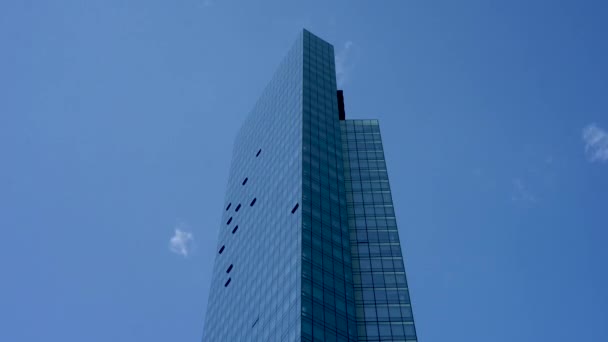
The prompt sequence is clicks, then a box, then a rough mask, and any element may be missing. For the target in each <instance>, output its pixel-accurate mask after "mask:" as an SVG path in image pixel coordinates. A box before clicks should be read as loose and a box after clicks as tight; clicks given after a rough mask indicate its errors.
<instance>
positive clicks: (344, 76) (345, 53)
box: [336, 40, 354, 88]
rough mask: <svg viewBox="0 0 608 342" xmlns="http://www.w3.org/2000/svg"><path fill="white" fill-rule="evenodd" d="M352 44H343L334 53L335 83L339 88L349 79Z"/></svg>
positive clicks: (352, 65)
mask: <svg viewBox="0 0 608 342" xmlns="http://www.w3.org/2000/svg"><path fill="white" fill-rule="evenodd" d="M352 48H353V42H351V41H350V40H349V41H347V42H346V43H344V45H343V47H342V48H341V49H340V50H339V51H338V52H337V53H336V82H337V83H338V87H339V88H341V87H343V86H344V84H346V82H347V81H348V79H349V78H350V73H351V72H352V69H353V68H354V63H353V62H352V57H351V55H352Z"/></svg>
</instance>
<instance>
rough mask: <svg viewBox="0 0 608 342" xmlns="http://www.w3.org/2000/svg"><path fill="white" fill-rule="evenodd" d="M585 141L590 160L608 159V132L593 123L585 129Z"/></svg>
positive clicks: (586, 152)
mask: <svg viewBox="0 0 608 342" xmlns="http://www.w3.org/2000/svg"><path fill="white" fill-rule="evenodd" d="M583 141H584V142H585V154H587V158H589V161H591V162H596V161H598V162H606V161H608V132H606V131H605V130H603V129H601V128H600V127H598V126H597V125H596V124H594V123H592V124H590V125H587V127H585V128H584V129H583Z"/></svg>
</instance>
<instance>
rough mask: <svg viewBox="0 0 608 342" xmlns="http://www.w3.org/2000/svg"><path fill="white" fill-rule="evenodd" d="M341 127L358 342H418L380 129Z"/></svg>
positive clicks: (358, 123)
mask: <svg viewBox="0 0 608 342" xmlns="http://www.w3.org/2000/svg"><path fill="white" fill-rule="evenodd" d="M340 124H341V128H342V137H343V140H342V148H343V151H344V169H345V172H344V179H345V184H346V203H347V207H348V224H349V227H350V228H351V229H350V242H351V246H352V255H353V279H354V284H355V302H356V305H357V308H356V310H357V331H358V335H359V341H416V329H415V328H414V318H413V315H412V308H411V302H410V296H409V292H408V287H407V280H406V277H405V269H404V267H403V258H402V255H401V244H400V243H399V232H398V231H397V221H396V219H395V209H394V207H393V200H392V198H391V190H390V185H389V182H388V173H387V171H386V162H385V159H384V150H383V149H382V138H381V136H380V126H379V125H378V121H377V120H346V121H341V122H340Z"/></svg>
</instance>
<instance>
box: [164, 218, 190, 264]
mask: <svg viewBox="0 0 608 342" xmlns="http://www.w3.org/2000/svg"><path fill="white" fill-rule="evenodd" d="M178 227H179V228H175V234H173V236H172V237H171V239H170V240H169V250H170V251H171V252H173V253H175V254H179V255H182V256H184V257H187V256H188V254H190V252H191V251H192V247H193V243H194V235H192V233H190V232H188V231H185V230H182V229H184V225H183V224H180V225H178Z"/></svg>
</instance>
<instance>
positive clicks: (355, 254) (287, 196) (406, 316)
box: [203, 30, 417, 342]
mask: <svg viewBox="0 0 608 342" xmlns="http://www.w3.org/2000/svg"><path fill="white" fill-rule="evenodd" d="M203 341H209V342H215V341H407V342H413V341H417V338H416V330H415V328H414V320H413V316H412V309H411V304H410V297H409V292H408V286H407V281H406V276H405V270H404V267H403V258H402V254H401V246H400V243H399V234H398V232H397V224H396V220H395V211H394V208H393V203H392V199H391V192H390V186H389V182H388V175H387V171H386V163H385V160H384V153H383V148H382V139H381V137H380V128H379V125H378V121H376V120H346V119H345V113H344V103H343V96H342V92H341V91H338V90H337V87H336V73H335V65H334V50H333V46H332V45H330V44H328V43H327V42H325V41H323V40H322V39H320V38H318V37H316V36H315V35H313V34H311V33H310V32H308V31H306V30H303V31H302V32H301V33H300V34H299V36H298V39H297V40H296V42H295V44H294V45H293V47H292V48H291V49H290V51H289V52H288V53H287V56H286V57H285V58H284V59H283V61H282V62H281V64H280V65H279V68H278V70H277V71H276V72H275V74H274V76H273V78H272V80H271V81H270V83H269V84H268V85H267V87H266V88H265V89H264V91H263V92H262V95H261V96H260V98H259V100H258V101H257V103H256V104H255V106H254V107H253V110H252V111H251V113H250V114H249V115H248V117H247V119H246V121H245V123H244V124H243V126H242V127H241V129H240V131H239V133H238V135H237V138H236V141H235V143H234V150H233V155H232V164H231V168H230V176H229V181H228V186H227V191H226V198H225V203H224V207H223V216H222V222H221V228H220V232H219V242H218V246H217V254H216V258H215V264H214V269H213V280H212V283H211V290H210V295H209V302H208V307H207V314H206V320H205V327H204V333H203Z"/></svg>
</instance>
